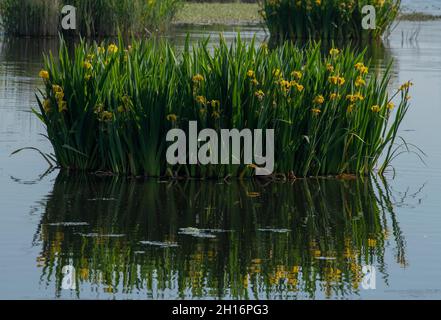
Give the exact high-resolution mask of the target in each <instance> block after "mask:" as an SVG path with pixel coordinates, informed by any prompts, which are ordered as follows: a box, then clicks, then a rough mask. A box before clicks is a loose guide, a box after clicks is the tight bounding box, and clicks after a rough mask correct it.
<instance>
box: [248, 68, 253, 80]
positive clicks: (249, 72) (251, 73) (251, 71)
mask: <svg viewBox="0 0 441 320" xmlns="http://www.w3.org/2000/svg"><path fill="white" fill-rule="evenodd" d="M247 76H248V77H249V78H254V71H253V70H248V72H247Z"/></svg>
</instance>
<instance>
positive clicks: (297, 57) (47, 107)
mask: <svg viewBox="0 0 441 320" xmlns="http://www.w3.org/2000/svg"><path fill="white" fill-rule="evenodd" d="M363 58H364V57H363V54H355V53H354V52H353V51H351V50H350V49H346V50H344V51H340V50H338V49H335V48H333V49H331V51H330V53H329V54H322V53H321V52H320V45H319V44H311V45H309V46H308V47H306V48H305V49H303V50H302V49H299V48H297V47H295V46H294V45H292V44H290V43H286V44H284V45H282V46H281V47H279V48H278V49H276V50H274V51H269V50H268V48H267V47H266V45H265V44H263V45H261V46H260V47H256V45H255V43H254V42H253V43H251V44H250V45H247V44H245V43H243V42H242V41H241V40H240V37H238V39H237V40H236V41H235V42H234V44H232V45H231V46H230V47H229V46H228V45H227V44H226V43H225V41H224V40H222V38H221V41H220V43H219V45H218V46H216V47H215V48H214V49H213V50H209V48H208V47H207V41H203V42H200V43H199V44H198V45H196V46H194V47H192V48H190V46H189V44H188V43H187V45H186V46H185V48H184V50H183V52H182V53H181V54H180V55H179V56H178V55H177V54H176V52H175V51H174V50H173V49H172V47H170V45H169V44H168V43H166V42H163V41H154V40H147V41H141V42H137V41H134V42H133V44H132V45H131V46H128V47H126V48H124V44H123V43H122V41H121V40H120V43H119V44H117V45H116V44H110V45H109V46H107V47H105V46H104V44H101V45H96V44H94V45H88V44H86V43H84V42H82V43H81V44H79V45H78V46H77V47H76V48H75V52H74V54H73V56H71V55H70V54H69V52H68V50H67V48H66V45H65V43H64V42H62V43H61V48H60V52H59V58H58V59H57V60H55V59H54V58H53V57H52V56H49V57H47V58H46V62H45V66H46V67H45V70H42V71H41V72H40V76H41V77H42V78H43V79H44V83H45V87H44V90H43V91H42V92H41V95H40V96H39V97H38V103H39V110H38V111H36V113H37V114H38V116H39V117H40V119H41V120H42V121H43V122H44V124H45V125H46V127H47V136H48V138H49V140H50V141H51V143H52V145H53V148H54V152H55V155H54V157H53V160H54V161H56V163H57V164H58V165H59V166H61V167H64V168H70V169H77V170H86V171H106V172H112V173H115V174H125V175H134V176H140V175H144V176H163V175H166V174H172V175H184V176H191V177H207V178H208V177H211V178H219V177H226V176H238V177H244V176H251V175H253V171H254V170H253V168H252V166H246V165H199V164H197V165H181V166H170V165H168V164H167V161H166V156H165V155H166V150H167V147H168V145H169V143H167V142H166V138H165V137H166V134H167V132H168V130H170V129H171V128H182V129H183V130H184V131H186V132H187V131H188V121H190V120H193V121H197V122H198V128H199V130H202V129H204V128H213V129H215V130H217V131H219V130H220V129H222V128H225V129H231V128H237V129H239V130H241V129H243V128H250V129H274V130H275V172H276V173H280V174H285V175H289V176H291V177H294V176H302V177H304V176H311V175H312V176H320V175H339V174H357V175H365V174H368V173H370V172H372V171H373V170H374V168H375V166H376V165H377V163H378V160H379V157H380V156H381V155H382V154H383V151H385V150H386V151H387V152H386V154H385V163H384V164H383V165H382V166H381V167H380V170H381V171H383V170H384V168H385V167H386V166H387V165H388V164H389V162H390V160H392V159H393V157H394V156H395V140H396V138H397V134H398V129H399V126H400V124H401V121H402V120H403V118H404V116H405V114H406V112H407V110H408V106H409V105H408V91H409V87H410V85H411V83H410V82H409V83H406V84H404V85H403V86H402V87H401V88H400V89H398V90H396V92H394V93H393V94H392V95H389V93H388V90H387V89H388V85H390V74H389V69H387V70H386V71H385V73H384V75H383V76H379V75H376V74H370V73H369V72H368V67H367V66H366V65H365V64H364V61H363ZM394 103H395V104H394ZM187 163H188V162H187Z"/></svg>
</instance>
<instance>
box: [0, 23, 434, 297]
mask: <svg viewBox="0 0 441 320" xmlns="http://www.w3.org/2000/svg"><path fill="white" fill-rule="evenodd" d="M418 29H419V30H420V33H419V36H418V39H417V41H411V40H412V34H413V33H414V31H415V30H418ZM198 30H199V31H197V32H196V31H194V30H192V33H193V39H197V38H200V37H202V36H206V35H208V34H211V35H212V37H213V40H215V39H216V38H217V33H218V31H219V30H217V29H216V30H214V29H211V30H207V29H205V30H204V29H200V28H199V29H198ZM186 31H188V30H178V31H177V32H176V34H175V36H174V37H173V40H174V41H175V42H176V43H177V44H178V45H179V44H180V43H182V41H183V39H184V34H185V32H186ZM255 32H258V34H257V40H258V41H263V40H264V39H265V37H266V35H265V33H264V32H261V31H260V30H259V29H255V28H248V29H242V30H241V33H242V37H243V38H245V39H250V38H251V37H252V36H253V35H254V33H255ZM440 34H441V22H424V23H421V24H420V23H402V24H400V25H399V26H398V27H397V29H396V30H395V31H394V33H393V34H392V35H391V37H390V39H389V40H388V41H386V42H385V43H384V45H383V46H380V47H374V48H370V50H369V52H370V55H371V56H372V58H373V63H374V65H375V66H376V68H377V70H378V72H381V70H383V69H384V67H385V66H386V65H387V63H388V61H390V59H393V60H394V61H395V64H394V67H393V86H394V87H397V86H398V85H399V83H402V82H404V81H407V80H409V79H410V80H412V81H413V82H414V83H415V86H414V87H413V89H412V97H413V98H412V108H411V110H410V112H409V115H408V117H407V118H406V119H405V122H404V124H403V127H402V132H401V134H402V136H403V137H405V138H406V139H407V140H408V141H409V142H412V143H414V144H416V145H418V146H419V147H420V148H422V149H423V150H424V151H425V152H426V154H427V157H426V158H425V162H426V164H425V165H424V164H423V163H421V161H420V160H419V159H418V157H416V156H415V155H412V154H404V155H402V156H401V157H400V158H399V159H398V160H397V161H396V162H395V163H394V164H395V169H396V172H395V175H393V174H392V173H389V175H388V177H387V179H386V180H381V179H379V178H376V179H375V178H373V179H371V180H367V181H336V180H299V181H296V182H295V183H293V184H284V183H276V184H269V185H264V184H262V183H257V182H244V183H238V182H232V183H230V184H227V183H224V182H210V183H208V182H207V183H197V182H180V183H168V182H161V181H156V180H147V181H144V180H134V179H126V178H118V179H116V178H109V177H93V176H87V175H68V174H66V173H61V172H58V171H53V172H49V173H47V174H45V171H46V169H47V168H46V164H45V162H44V161H43V160H42V159H41V157H40V156H39V155H38V154H36V153H32V152H26V153H22V154H19V155H17V156H13V157H10V153H11V152H12V151H14V150H16V149H18V148H21V147H27V146H33V147H37V148H39V149H41V150H42V151H45V152H50V151H51V147H50V145H49V143H48V142H47V141H46V139H45V138H44V137H42V136H41V135H39V134H41V133H44V129H43V127H42V125H41V124H40V123H39V122H38V120H37V119H36V117H35V116H33V115H32V114H31V113H30V109H31V108H32V107H33V106H35V98H34V92H35V90H36V88H37V87H38V86H40V85H41V82H40V81H39V79H37V74H38V71H39V70H40V69H41V66H42V65H41V52H42V51H47V50H49V49H52V50H55V49H56V47H57V42H56V41H52V40H47V41H41V40H38V41H37V40H32V41H29V40H25V39H21V40H6V39H1V42H0V191H1V192H0V204H1V207H0V298H13V299H16V298H25V299H35V298H36V299H50V298H63V299H64V298H67V299H71V298H100V299H112V298H133V299H152V298H160V299H166V298H172V299H175V298H210V299H219V298H248V299H257V298H260V299H267V298H284V299H285V298H288V299H311V298H320V299H322V298H323V299H324V298H339V299H360V298H363V299H374V298H386V299H393V298H404V299H406V298H428V299H433V298H438V299H439V298H441V256H440V248H441V209H440V208H441V198H440V196H439V195H440V192H441V139H439V136H438V133H439V123H440V119H441V37H440ZM234 35H235V33H234V30H225V37H226V38H227V39H230V40H231V39H233V37H234ZM392 89H393V88H391V90H392ZM67 265H70V266H73V267H74V268H75V285H76V288H75V289H74V290H65V289H63V287H64V285H63V267H64V266H67ZM365 265H373V266H374V267H375V268H376V289H375V290H365V289H364V288H363V286H362V279H363V273H362V268H363V266H365Z"/></svg>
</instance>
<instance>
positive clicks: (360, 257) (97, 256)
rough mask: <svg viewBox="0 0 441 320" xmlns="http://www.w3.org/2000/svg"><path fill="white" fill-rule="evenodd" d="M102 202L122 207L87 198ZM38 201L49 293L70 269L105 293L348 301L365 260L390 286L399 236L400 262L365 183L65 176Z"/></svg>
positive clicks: (389, 214) (395, 229)
mask: <svg viewBox="0 0 441 320" xmlns="http://www.w3.org/2000/svg"><path fill="white" fill-rule="evenodd" d="M377 184H378V185H377ZM248 190H256V192H259V193H260V197H259V201H256V199H253V198H250V197H248V195H247V191H248ZM110 197H112V198H115V199H118V201H117V202H114V201H86V200H87V199H103V198H110ZM46 198H47V199H46ZM46 198H45V199H46V200H45V208H44V214H43V216H42V218H41V224H40V227H39V230H38V234H37V235H36V239H41V242H38V243H36V244H37V245H41V246H42V250H41V251H42V255H41V258H44V261H46V262H45V265H46V267H45V268H43V269H42V279H45V281H47V283H51V282H54V283H55V287H56V288H57V289H56V290H57V293H59V292H61V279H62V273H61V268H62V266H64V265H69V264H71V265H73V266H74V267H75V269H76V270H77V277H78V279H77V280H78V288H82V290H84V288H86V287H87V286H86V284H92V283H99V284H100V285H102V286H104V287H112V288H114V291H113V293H112V294H119V293H121V292H124V293H126V294H130V293H132V292H137V293H147V294H149V295H151V294H152V292H153V291H154V289H153V288H158V290H159V291H157V292H160V293H161V294H165V292H167V295H166V296H163V297H164V298H191V297H195V298H196V297H206V296H207V294H208V295H209V296H210V297H215V298H217V297H218V298H242V299H252V298H256V297H265V298H272V297H278V298H288V297H297V296H299V295H300V296H303V297H304V296H306V297H315V296H316V295H317V293H318V292H320V291H322V292H323V294H325V295H326V296H329V297H331V296H338V297H344V296H347V295H353V294H357V292H358V287H359V285H360V281H361V278H362V272H361V271H362V270H361V268H362V266H363V265H365V264H367V263H369V264H374V265H377V266H378V268H377V269H378V271H379V272H380V273H382V276H381V277H377V279H382V278H386V279H387V270H386V265H385V264H384V263H383V261H384V252H385V243H386V241H388V242H390V241H391V240H392V241H393V240H395V243H396V245H395V246H391V247H394V248H396V249H395V250H396V251H397V253H396V257H397V261H398V262H399V263H401V264H405V263H406V259H405V250H404V249H405V241H404V237H403V234H402V232H401V230H400V229H399V224H398V221H397V220H396V217H395V215H394V212H393V210H394V208H393V205H392V203H391V201H390V197H389V195H388V189H387V188H385V187H384V186H382V185H380V184H379V182H378V181H375V183H372V181H371V180H370V179H366V180H364V181H361V180H348V181H343V180H340V181H338V180H331V179H326V180H324V179H323V180H315V179H314V180H299V181H296V182H294V183H274V184H269V185H268V184H260V183H259V181H244V182H241V183H230V184H219V183H217V182H215V181H205V182H196V181H182V182H171V183H168V184H166V183H157V182H156V181H155V180H142V179H127V178H116V177H95V176H69V175H65V174H63V173H61V174H60V175H59V176H58V177H57V179H56V181H55V184H54V188H53V191H52V192H51V193H50V194H49V195H48V196H47V197H46ZM206 208H216V210H206ZM355 217H356V218H357V219H356V220H354V218H355ZM60 221H82V222H87V223H88V225H87V226H81V232H82V233H83V234H95V236H91V237H85V236H81V235H80V234H78V232H77V231H75V228H54V227H50V226H49V225H48V224H50V223H58V222H60ZM189 226H197V228H196V227H189ZM103 235H125V236H124V237H113V238H105V237H103ZM207 237H208V238H209V239H207V240H208V241H203V240H204V238H207ZM389 237H393V238H392V239H389ZM146 239H149V240H146ZM211 240H215V241H211ZM176 245H178V247H176ZM167 246H172V247H173V250H163V249H164V248H166V247H167ZM155 248H156V249H160V250H155ZM137 270H138V271H137ZM300 270H301V271H300ZM116 275H119V276H116ZM83 284H84V285H83ZM78 290H79V289H78ZM155 290H156V289H155ZM80 292H81V291H78V294H80ZM83 292H84V291H83ZM207 292H209V293H207ZM91 294H92V295H93V293H91Z"/></svg>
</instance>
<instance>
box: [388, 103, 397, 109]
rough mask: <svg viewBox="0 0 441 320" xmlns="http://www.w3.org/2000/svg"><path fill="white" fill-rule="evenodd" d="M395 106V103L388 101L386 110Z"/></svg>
mask: <svg viewBox="0 0 441 320" xmlns="http://www.w3.org/2000/svg"><path fill="white" fill-rule="evenodd" d="M394 108H395V104H394V103H393V102H389V103H388V104H387V109H388V110H391V111H392V110H393V109H394Z"/></svg>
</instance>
